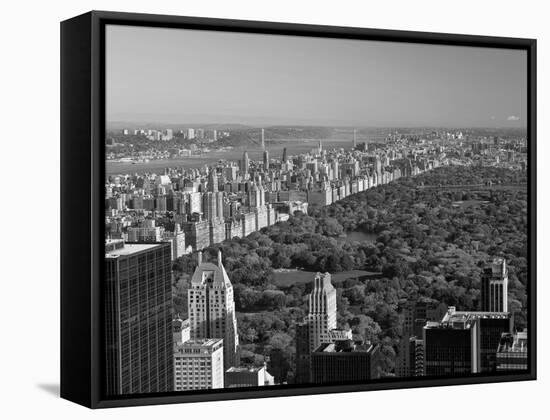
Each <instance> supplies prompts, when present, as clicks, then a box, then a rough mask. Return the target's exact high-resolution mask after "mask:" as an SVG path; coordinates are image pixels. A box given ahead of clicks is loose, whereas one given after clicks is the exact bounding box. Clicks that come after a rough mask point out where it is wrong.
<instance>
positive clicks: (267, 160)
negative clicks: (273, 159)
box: [264, 150, 269, 171]
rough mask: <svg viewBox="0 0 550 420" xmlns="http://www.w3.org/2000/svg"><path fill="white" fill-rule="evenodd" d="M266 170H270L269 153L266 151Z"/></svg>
mask: <svg viewBox="0 0 550 420" xmlns="http://www.w3.org/2000/svg"><path fill="white" fill-rule="evenodd" d="M264 169H265V170H266V171H268V170H269V151H267V150H264Z"/></svg>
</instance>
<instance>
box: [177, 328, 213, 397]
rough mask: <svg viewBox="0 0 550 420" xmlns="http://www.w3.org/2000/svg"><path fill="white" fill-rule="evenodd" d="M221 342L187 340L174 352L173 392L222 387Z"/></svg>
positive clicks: (211, 339)
mask: <svg viewBox="0 0 550 420" xmlns="http://www.w3.org/2000/svg"><path fill="white" fill-rule="evenodd" d="M223 365H224V363H223V340H222V339H220V338H210V339H205V340H200V339H199V340H188V341H186V342H184V343H181V344H178V345H177V346H176V349H175V352H174V390H175V391H191V390H196V389H216V388H223V387H224V367H223Z"/></svg>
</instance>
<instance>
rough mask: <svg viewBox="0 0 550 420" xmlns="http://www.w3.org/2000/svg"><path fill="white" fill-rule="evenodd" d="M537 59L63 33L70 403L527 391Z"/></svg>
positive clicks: (218, 27) (385, 43) (125, 17)
mask: <svg viewBox="0 0 550 420" xmlns="http://www.w3.org/2000/svg"><path fill="white" fill-rule="evenodd" d="M535 63H536V42H535V40H533V39H515V38H497V37H486V36H472V35H450V34H433V33H420V32H401V31H386V30H372V29H360V28H337V27H327V26H312V25H295V24H281V23H267V22H249V21H233V20H219V19H208V18H187V17H177V16H160V15H142V14H126V13H112V12H90V13H87V14H84V15H81V16H78V17H75V18H73V19H70V20H67V21H65V22H63V23H62V24H61V111H62V118H61V162H62V167H61V200H62V201H61V208H62V220H61V224H62V232H61V248H62V261H61V264H62V270H61V271H62V278H61V304H62V307H61V318H62V319H61V335H62V342H61V348H62V354H61V368H62V370H61V395H62V397H63V398H66V399H69V400H71V401H74V402H77V403H79V404H83V405H86V406H88V407H92V408H97V407H114V406H128V405H142V404H163V403H175V402H190V401H209V400H227V399H236V398H256V397H270V396H285V395H300V394H314V393H332V392H350V391H365V390H381V389H391V388H411V387H428V386H442V385H457V384H476V383H486V382H500V381H520V380H530V379H535V378H536V357H535V349H536V337H537V336H536V319H535V314H536V307H535V287H536V283H535V278H536V276H535V226H536V218H535V209H536V206H535V159H534V156H535V150H536V143H535V140H536V131H535V128H536V109H535V104H536V100H535V99H536V77H535V76H536V75H535V69H536V65H535Z"/></svg>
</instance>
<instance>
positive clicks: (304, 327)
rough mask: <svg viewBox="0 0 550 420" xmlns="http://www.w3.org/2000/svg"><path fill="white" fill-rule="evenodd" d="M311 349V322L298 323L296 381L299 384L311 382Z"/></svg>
mask: <svg viewBox="0 0 550 420" xmlns="http://www.w3.org/2000/svg"><path fill="white" fill-rule="evenodd" d="M310 363H311V351H310V340H309V324H308V323H307V322H302V323H299V324H296V371H295V372H296V373H295V377H294V381H295V382H296V383H297V384H309V383H311V371H310Z"/></svg>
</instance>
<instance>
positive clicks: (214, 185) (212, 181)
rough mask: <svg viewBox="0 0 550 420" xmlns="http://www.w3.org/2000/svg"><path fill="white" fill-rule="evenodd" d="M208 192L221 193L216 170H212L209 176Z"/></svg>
mask: <svg viewBox="0 0 550 420" xmlns="http://www.w3.org/2000/svg"><path fill="white" fill-rule="evenodd" d="M208 191H209V192H214V193H215V192H218V191H219V188H218V174H217V173H216V169H211V170H210V173H209V174H208Z"/></svg>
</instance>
